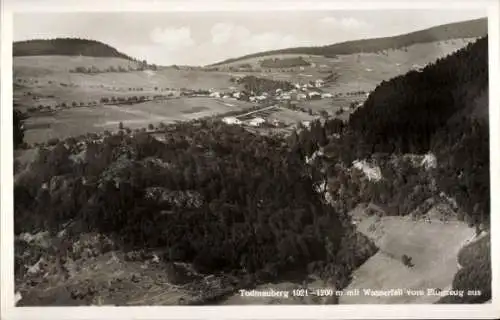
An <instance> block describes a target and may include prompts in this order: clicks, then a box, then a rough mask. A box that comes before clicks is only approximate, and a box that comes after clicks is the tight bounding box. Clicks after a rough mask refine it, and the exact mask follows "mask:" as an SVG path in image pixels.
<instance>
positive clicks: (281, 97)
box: [209, 79, 333, 103]
mask: <svg viewBox="0 0 500 320" xmlns="http://www.w3.org/2000/svg"><path fill="white" fill-rule="evenodd" d="M324 84H325V82H324V80H322V79H318V80H316V81H311V82H309V83H306V84H300V83H296V84H295V85H294V88H293V89H291V90H289V91H286V90H283V89H276V90H275V91H274V92H263V93H261V94H259V95H257V94H255V93H254V92H251V93H250V94H248V95H247V93H246V92H243V91H238V90H237V89H236V88H235V87H230V88H229V90H230V91H231V92H229V93H223V92H219V91H214V90H213V89H212V90H210V94H209V97H212V98H222V99H237V100H241V99H247V100H248V101H250V102H256V103H259V102H264V101H269V100H271V99H274V100H278V101H286V100H294V101H297V100H299V101H300V100H314V99H328V98H333V95H332V94H331V93H323V92H320V90H317V89H319V88H322V87H323V86H324Z"/></svg>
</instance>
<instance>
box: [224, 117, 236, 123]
mask: <svg viewBox="0 0 500 320" xmlns="http://www.w3.org/2000/svg"><path fill="white" fill-rule="evenodd" d="M222 122H224V123H227V124H241V120H239V119H237V118H236V117H225V118H224V119H222Z"/></svg>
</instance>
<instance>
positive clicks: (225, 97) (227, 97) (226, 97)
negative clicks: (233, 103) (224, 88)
mask: <svg viewBox="0 0 500 320" xmlns="http://www.w3.org/2000/svg"><path fill="white" fill-rule="evenodd" d="M222 98H224V99H229V98H231V97H230V96H228V95H227V94H226V95H225V96H224V97H222Z"/></svg>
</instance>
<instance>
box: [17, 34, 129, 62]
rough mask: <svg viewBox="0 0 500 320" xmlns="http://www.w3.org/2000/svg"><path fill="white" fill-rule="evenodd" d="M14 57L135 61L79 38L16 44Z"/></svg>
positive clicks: (106, 46) (98, 44)
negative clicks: (73, 57) (60, 57)
mask: <svg viewBox="0 0 500 320" xmlns="http://www.w3.org/2000/svg"><path fill="white" fill-rule="evenodd" d="M13 55H14V57H19V56H48V55H63V56H89V57H112V58H122V59H125V60H134V59H133V58H131V57H130V56H128V55H126V54H124V53H122V52H120V51H118V50H117V49H115V48H113V47H111V46H109V45H107V44H104V43H102V42H99V41H95V40H87V39H77V38H55V39H47V40H42V39H37V40H27V41H19V42H14V46H13Z"/></svg>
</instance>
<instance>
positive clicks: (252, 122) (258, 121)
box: [248, 117, 266, 127]
mask: <svg viewBox="0 0 500 320" xmlns="http://www.w3.org/2000/svg"><path fill="white" fill-rule="evenodd" d="M265 122H266V120H264V119H262V118H260V117H259V118H253V119H252V120H250V121H249V122H248V125H250V126H252V127H258V126H260V125H262V124H263V123H265Z"/></svg>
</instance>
